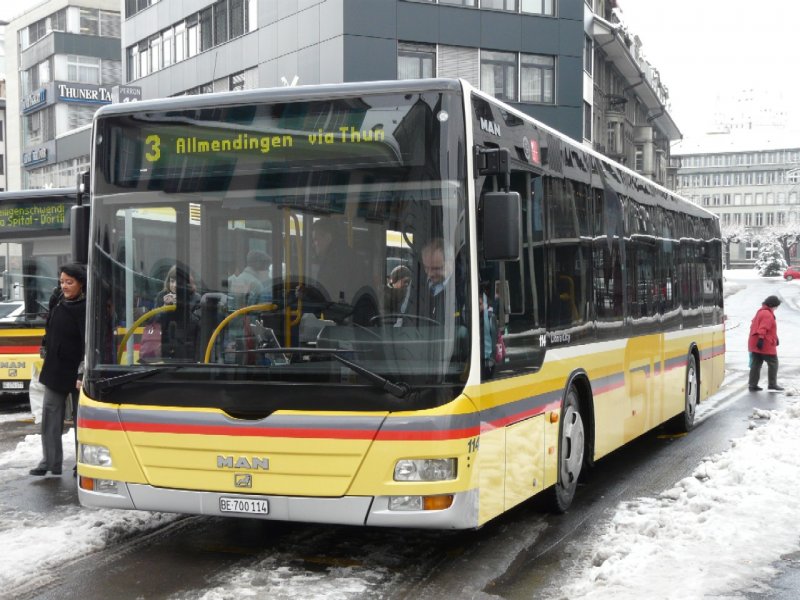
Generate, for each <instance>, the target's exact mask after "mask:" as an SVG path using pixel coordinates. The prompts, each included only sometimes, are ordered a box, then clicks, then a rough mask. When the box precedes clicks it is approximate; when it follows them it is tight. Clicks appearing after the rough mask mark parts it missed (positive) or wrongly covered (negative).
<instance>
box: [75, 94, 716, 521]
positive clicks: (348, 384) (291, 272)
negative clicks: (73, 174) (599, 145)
mask: <svg viewBox="0 0 800 600" xmlns="http://www.w3.org/2000/svg"><path fill="white" fill-rule="evenodd" d="M91 165H92V168H91V176H90V188H91V192H90V196H91V227H90V228H88V230H89V232H90V245H89V256H88V264H89V286H88V287H89V312H90V314H92V315H93V318H92V319H91V320H90V322H89V325H88V332H87V339H88V342H87V357H86V374H85V378H84V388H83V391H82V394H81V399H80V409H79V419H78V440H79V445H80V449H79V464H78V474H79V496H80V501H81V503H82V504H83V505H85V506H90V507H115V508H120V509H138V510H154V511H172V512H180V513H194V514H207V515H224V516H234V517H255V518H261V519H277V520H287V521H308V522H324V523H342V524H357V525H367V526H393V527H415V528H417V527H422V528H454V529H459V528H460V529H465V528H475V527H479V526H481V525H482V524H484V523H486V522H487V521H489V520H490V519H492V518H494V517H497V516H498V515H500V514H502V513H503V512H504V511H507V510H508V509H510V508H511V507H513V506H515V505H517V504H519V503H521V502H523V501H525V500H526V499H528V498H531V497H532V496H535V495H536V494H539V493H545V494H547V495H548V496H549V498H550V500H551V502H552V506H553V507H554V509H555V510H557V511H564V510H566V509H567V508H568V507H569V505H570V503H571V501H572V500H573V497H574V494H575V491H576V487H577V485H578V481H579V480H580V477H581V475H582V474H583V473H584V472H585V471H586V469H588V468H590V467H591V466H592V464H593V462H594V461H596V460H598V459H600V458H602V457H603V456H605V455H607V454H608V453H609V452H611V451H612V450H614V449H616V448H619V447H620V446H622V445H623V444H625V443H626V442H628V441H630V440H632V439H634V438H636V437H637V436H640V435H642V434H643V433H645V432H647V431H648V430H651V429H653V428H655V427H658V426H660V425H662V424H664V423H669V424H670V425H672V426H674V427H675V428H676V429H678V430H682V431H687V430H689V429H690V428H691V427H692V425H693V422H694V416H695V410H696V407H697V404H698V402H701V401H703V400H704V399H706V398H707V397H709V396H710V395H711V394H713V393H714V392H715V391H716V390H717V389H718V387H719V385H720V382H721V380H722V377H723V371H724V347H725V339H724V328H723V306H722V267H721V242H720V236H719V224H718V220H717V218H716V217H715V216H714V215H712V214H711V213H709V212H707V211H706V210H704V209H703V208H701V207H699V206H696V205H694V204H692V203H690V202H688V201H686V200H684V199H682V198H680V197H678V196H676V195H675V194H673V193H671V192H670V191H668V190H666V189H664V188H662V187H659V186H658V185H656V184H654V183H652V182H651V181H648V180H646V179H644V178H642V177H640V176H639V175H637V174H635V173H634V172H632V171H630V170H629V169H627V168H625V167H624V166H621V165H619V164H615V163H613V162H611V161H609V160H608V159H607V158H605V157H603V156H601V155H599V154H597V153H595V152H594V151H592V150H591V149H590V148H588V147H587V146H585V145H583V144H580V143H577V142H575V141H573V140H571V139H568V138H567V137H565V136H563V135H561V134H559V133H558V132H556V131H554V130H552V129H550V128H548V127H546V126H545V125H543V124H541V123H539V122H537V121H535V120H533V119H531V118H530V117H528V116H526V115H524V114H522V113H521V112H519V111H517V110H515V109H514V108H512V107H510V106H506V105H504V104H502V103H501V102H498V101H497V100H495V99H494V98H492V97H490V96H488V95H486V94H483V93H481V92H480V91H478V90H476V89H474V88H472V87H471V86H470V85H469V84H467V83H466V82H464V81H460V80H441V79H430V80H420V81H402V82H372V83H361V84H343V85H334V86H308V87H298V88H282V89H265V90H250V91H243V92H234V93H225V94H209V95H204V96H193V97H181V98H170V99H163V100H153V101H146V102H137V103H135V104H127V105H121V104H120V105H113V106H106V107H102V108H101V109H100V110H99V111H98V112H97V113H96V116H95V121H94V129H93V151H92V159H91ZM153 214H158V215H159V218H158V219H156V218H153V217H152V215H153ZM148 215H151V216H148ZM75 247H80V245H78V244H76V245H75ZM398 248H402V252H401V253H398ZM251 259H253V260H251ZM255 259H257V260H255ZM398 259H399V260H400V261H401V262H402V264H403V265H405V266H406V267H407V268H408V276H407V278H406V280H405V282H404V283H405V287H401V288H396V289H388V288H387V275H388V270H389V268H390V267H391V266H396V265H397V264H398ZM165 268H169V269H171V271H170V272H171V273H172V275H171V276H167V277H166V278H165V281H164V284H163V286H162V287H161V288H160V289H159V287H158V286H159V285H160V280H161V278H162V277H163V273H164V270H165ZM231 281H236V282H237V286H238V288H237V289H247V290H249V291H248V292H247V294H244V293H238V294H237V295H238V296H239V297H237V298H234V297H233V296H234V294H232V293H231ZM154 282H155V284H156V285H153V284H154ZM242 282H244V283H245V284H246V286H249V287H242V285H241V284H242ZM398 289H399V290H400V291H398ZM243 297H246V302H245V303H244V305H243V304H242V302H241V300H242V298H243ZM142 329H144V331H150V332H152V334H153V336H155V337H156V340H157V343H156V349H155V350H154V351H152V352H150V351H148V352H147V353H146V354H147V356H145V357H143V356H142V353H141V352H137V351H136V343H137V342H136V335H137V334H136V332H137V331H140V330H142ZM587 493H591V492H590V488H589V489H588V490H587Z"/></svg>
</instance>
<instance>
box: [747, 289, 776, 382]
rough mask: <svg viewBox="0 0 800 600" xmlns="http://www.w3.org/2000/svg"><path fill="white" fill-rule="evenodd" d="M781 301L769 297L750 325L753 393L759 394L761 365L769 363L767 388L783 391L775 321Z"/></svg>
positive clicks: (748, 344)
mask: <svg viewBox="0 0 800 600" xmlns="http://www.w3.org/2000/svg"><path fill="white" fill-rule="evenodd" d="M780 304H781V301H780V299H779V298H778V297H777V296H768V297H767V298H766V300H764V303H763V304H762V305H761V308H759V309H758V311H756V316H755V317H753V322H752V323H751V324H750V338H749V339H748V342H747V349H748V350H749V351H750V381H749V387H750V391H751V392H759V391H761V390H762V389H763V388H761V387H759V385H758V380H759V378H760V377H761V365H762V364H764V363H767V387H768V389H769V390H773V391H778V392H779V391H781V390H783V388H782V387H781V386H779V385H778V324H777V321H776V320H775V309H776V308H778V306H780Z"/></svg>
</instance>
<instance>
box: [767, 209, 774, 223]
mask: <svg viewBox="0 0 800 600" xmlns="http://www.w3.org/2000/svg"><path fill="white" fill-rule="evenodd" d="M772 225H775V213H771V212H768V213H767V226H769V227H771V226H772Z"/></svg>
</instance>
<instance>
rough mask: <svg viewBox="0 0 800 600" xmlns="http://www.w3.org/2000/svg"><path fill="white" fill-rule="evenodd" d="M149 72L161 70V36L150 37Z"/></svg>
mask: <svg viewBox="0 0 800 600" xmlns="http://www.w3.org/2000/svg"><path fill="white" fill-rule="evenodd" d="M150 60H151V61H152V64H151V65H150V72H151V73H157V72H158V71H160V70H161V36H160V35H156V36H153V37H152V38H150Z"/></svg>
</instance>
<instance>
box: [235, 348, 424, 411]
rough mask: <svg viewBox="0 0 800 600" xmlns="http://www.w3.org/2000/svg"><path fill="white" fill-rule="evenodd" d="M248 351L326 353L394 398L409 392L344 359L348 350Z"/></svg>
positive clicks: (403, 386) (259, 349)
mask: <svg viewBox="0 0 800 600" xmlns="http://www.w3.org/2000/svg"><path fill="white" fill-rule="evenodd" d="M248 352H263V353H265V354H300V353H302V354H326V355H328V356H330V357H332V358H334V359H335V360H337V361H339V362H340V363H342V364H343V365H344V366H346V367H347V368H348V369H350V370H351V371H354V372H355V373H357V374H358V375H361V376H362V377H363V378H364V379H366V380H367V381H369V382H370V383H372V384H374V385H375V386H376V387H377V388H378V389H381V390H383V391H384V392H388V393H390V394H391V395H392V396H394V397H395V398H400V399H403V398H406V397H407V396H408V394H409V393H410V392H411V387H410V386H409V385H408V384H407V383H403V382H400V383H394V382H392V381H389V380H388V379H386V378H385V377H383V376H382V375H378V374H377V373H376V372H375V371H371V370H369V369H367V368H366V367H363V366H361V365H359V364H358V363H355V362H353V361H352V360H348V359H346V358H345V357H344V356H342V352H349V350H337V349H335V348H297V347H293V346H286V347H284V348H257V349H255V350H249V351H248Z"/></svg>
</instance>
